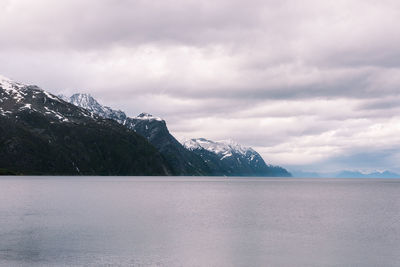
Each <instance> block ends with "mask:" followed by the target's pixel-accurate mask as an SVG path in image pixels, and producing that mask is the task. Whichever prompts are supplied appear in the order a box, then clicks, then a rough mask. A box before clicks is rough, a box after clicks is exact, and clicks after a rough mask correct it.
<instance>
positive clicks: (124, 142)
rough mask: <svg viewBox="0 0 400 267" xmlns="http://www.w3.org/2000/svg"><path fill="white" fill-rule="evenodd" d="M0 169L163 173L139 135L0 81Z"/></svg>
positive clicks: (34, 89)
mask: <svg viewBox="0 0 400 267" xmlns="http://www.w3.org/2000/svg"><path fill="white" fill-rule="evenodd" d="M0 169H6V170H9V171H11V172H17V173H22V174H63V175H66V174H78V175H79V174H85V175H166V174H171V173H172V172H171V169H170V167H169V165H168V164H167V163H166V162H165V159H164V158H163V157H162V156H161V155H160V153H159V152H158V151H157V150H156V149H155V148H154V147H153V146H152V145H151V144H149V143H148V142H147V141H146V140H145V139H144V138H143V137H141V136H139V135H137V134H136V133H134V132H133V131H130V130H127V129H126V128H125V127H124V126H122V125H120V124H118V123H117V122H115V121H113V120H105V119H104V118H102V117H101V116H99V115H96V114H94V112H90V111H88V110H87V109H84V108H80V107H77V106H75V105H73V104H71V103H68V102H65V101H64V100H62V99H61V98H59V97H56V96H54V95H52V94H50V93H48V92H46V91H44V90H42V89H41V88H39V87H37V86H34V85H25V84H22V83H18V82H14V81H12V80H10V79H8V78H5V77H3V76H1V77H0Z"/></svg>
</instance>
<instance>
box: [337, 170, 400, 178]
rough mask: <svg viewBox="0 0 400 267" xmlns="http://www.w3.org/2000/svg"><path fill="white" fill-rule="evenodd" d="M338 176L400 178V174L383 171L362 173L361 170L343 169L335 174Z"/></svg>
mask: <svg viewBox="0 0 400 267" xmlns="http://www.w3.org/2000/svg"><path fill="white" fill-rule="evenodd" d="M335 177H336V178H400V174H397V173H394V172H389V171H383V172H371V173H362V172H359V171H341V172H339V173H337V174H336V175H335Z"/></svg>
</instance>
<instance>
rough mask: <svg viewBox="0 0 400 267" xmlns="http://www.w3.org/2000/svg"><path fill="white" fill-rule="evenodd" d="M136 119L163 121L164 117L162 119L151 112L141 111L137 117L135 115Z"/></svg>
mask: <svg viewBox="0 0 400 267" xmlns="http://www.w3.org/2000/svg"><path fill="white" fill-rule="evenodd" d="M135 119H139V120H156V121H163V119H161V118H159V117H155V116H153V115H151V114H150V113H146V112H142V113H140V114H139V115H138V116H137V117H135Z"/></svg>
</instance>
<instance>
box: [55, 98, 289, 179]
mask: <svg viewBox="0 0 400 267" xmlns="http://www.w3.org/2000/svg"><path fill="white" fill-rule="evenodd" d="M61 97H62V98H63V99H65V100H66V101H69V102H70V103H72V104H74V105H76V106H79V107H82V108H85V109H87V110H88V111H90V112H92V113H94V114H97V115H99V116H101V117H104V118H109V119H113V120H116V121H117V122H119V123H120V124H122V125H124V126H126V127H127V128H129V129H131V130H134V131H135V132H136V133H138V134H140V135H142V136H144V137H145V138H147V140H148V141H149V142H150V143H151V144H153V145H154V146H155V147H156V148H157V149H158V150H159V151H160V152H161V154H162V155H163V156H164V157H165V159H166V160H167V162H168V163H169V165H170V166H171V167H172V170H173V173H174V174H175V175H227V176H245V175H247V176H291V175H290V173H289V172H288V171H287V170H285V169H283V168H281V167H276V166H271V165H266V164H265V162H264V160H263V159H262V158H261V156H260V155H259V154H258V153H257V152H256V151H254V150H253V149H251V148H245V147H241V146H240V145H239V144H236V143H234V142H228V143H224V144H223V143H221V142H212V141H208V140H207V141H208V142H210V143H209V145H206V142H200V141H201V140H205V139H192V140H189V141H188V142H185V143H184V145H182V144H181V143H180V142H178V141H177V140H176V138H175V137H174V136H172V135H171V133H170V132H169V130H168V128H167V125H166V122H165V121H164V120H163V119H161V118H159V117H155V116H153V115H151V114H148V113H141V114H140V115H138V116H137V117H127V116H126V114H125V113H124V112H122V111H120V110H113V109H111V108H109V107H107V106H103V105H101V104H100V103H99V102H98V101H97V100H96V99H94V98H93V97H92V96H90V95H89V94H74V95H72V96H71V97H69V98H68V97H65V96H61ZM196 140H197V141H199V142H196ZM200 143H201V144H202V145H203V146H207V147H208V148H209V149H208V150H207V149H193V147H194V146H196V145H195V144H200ZM211 143H212V144H211ZM212 146H214V147H218V149H223V148H222V147H226V148H225V152H226V153H225V154H220V153H219V150H218V149H214V150H213V149H211V147H212ZM197 148H198V147H197ZM229 153H230V154H232V155H231V156H229ZM221 155H222V156H221Z"/></svg>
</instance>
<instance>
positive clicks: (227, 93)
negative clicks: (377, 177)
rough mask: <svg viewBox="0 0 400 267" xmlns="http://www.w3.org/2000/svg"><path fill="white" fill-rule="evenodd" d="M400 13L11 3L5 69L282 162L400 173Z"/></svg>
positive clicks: (237, 4)
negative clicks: (253, 149) (247, 147)
mask: <svg viewBox="0 0 400 267" xmlns="http://www.w3.org/2000/svg"><path fill="white" fill-rule="evenodd" d="M399 13H400V3H399V2H398V1H394V0H393V1H392V0H382V1H379V2H378V1H374V0H364V1H361V0H351V1H349V0H337V1H334V2H329V3H328V2H326V1H318V0H304V1H296V0H284V1H277V0H268V1H265V0H264V1H261V0H260V1H258V0H255V1H239V0H234V1H232V0H218V1H212V2H204V1H203V2H201V1H192V0H189V1H180V0H162V1H161V0H156V1H145V0H138V1H129V0H87V1H78V0H58V1H51V0H37V1H29V0H3V1H1V2H0V73H1V74H3V75H5V76H9V77H10V78H13V79H15V80H18V81H21V82H26V83H31V84H37V85H39V86H41V87H43V88H44V89H47V90H49V91H51V92H53V93H56V94H58V93H64V94H72V93H74V92H77V91H80V92H87V93H91V94H92V95H93V96H95V97H96V98H98V99H99V100H100V101H101V102H102V103H104V104H106V105H109V106H112V107H114V108H120V109H123V110H125V111H126V112H127V113H128V114H129V115H136V114H138V113H140V112H142V111H147V112H150V113H155V114H156V115H159V116H162V117H164V118H165V119H166V120H167V121H168V124H169V127H170V129H171V131H172V132H173V133H174V134H176V135H177V136H178V137H179V138H184V137H199V136H204V137H207V138H212V139H225V138H229V137H230V138H233V139H236V140H238V141H240V142H242V143H244V144H246V145H251V146H254V147H256V148H257V149H258V150H259V151H260V152H261V153H262V155H263V156H264V157H265V158H266V159H268V161H271V162H273V163H276V164H283V165H285V164H288V165H290V166H297V167H298V166H305V167H307V166H309V167H313V168H316V169H317V168H324V167H323V166H328V165H329V163H330V162H331V163H332V164H331V165H329V166H331V167H332V166H335V168H341V166H343V167H345V166H347V165H346V164H345V162H350V163H353V164H354V166H359V167H360V168H366V166H367V165H368V164H367V163H370V164H372V165H374V166H373V167H376V168H380V167H382V168H383V167H385V168H388V167H390V166H391V165H390V164H392V165H393V166H392V169H396V168H397V169H399V168H400V167H399V166H398V165H396V164H397V163H396V162H398V161H396V160H395V159H398V152H397V149H396V146H395V145H396V144H397V143H399V142H400V140H399V139H398V138H397V136H400V135H399V134H400V129H399V122H400V115H399V110H400V109H399V105H398V104H397V103H398V100H400V90H399V86H400V66H399V62H398V60H397V58H399V55H400V34H399V29H398V27H397V26H398V25H399V22H400V14H399ZM374 144H378V145H377V146H375V145H374ZM371 146H373V147H374V149H373V150H368V149H367V148H370V147H371ZM390 147H393V149H390ZM367 150H368V153H367ZM363 151H366V153H365V154H364V153H363ZM367 154H368V155H369V156H368V157H367V156H365V157H364V160H365V162H367V163H366V164H361V162H362V159H363V155H367ZM383 154H384V155H385V157H384V159H385V160H374V156H373V155H375V156H376V158H377V157H381V156H382V155H383ZM350 155H354V156H350ZM341 159H346V160H341ZM333 163H335V164H333ZM373 167H371V168H373ZM355 168H356V167H355Z"/></svg>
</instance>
